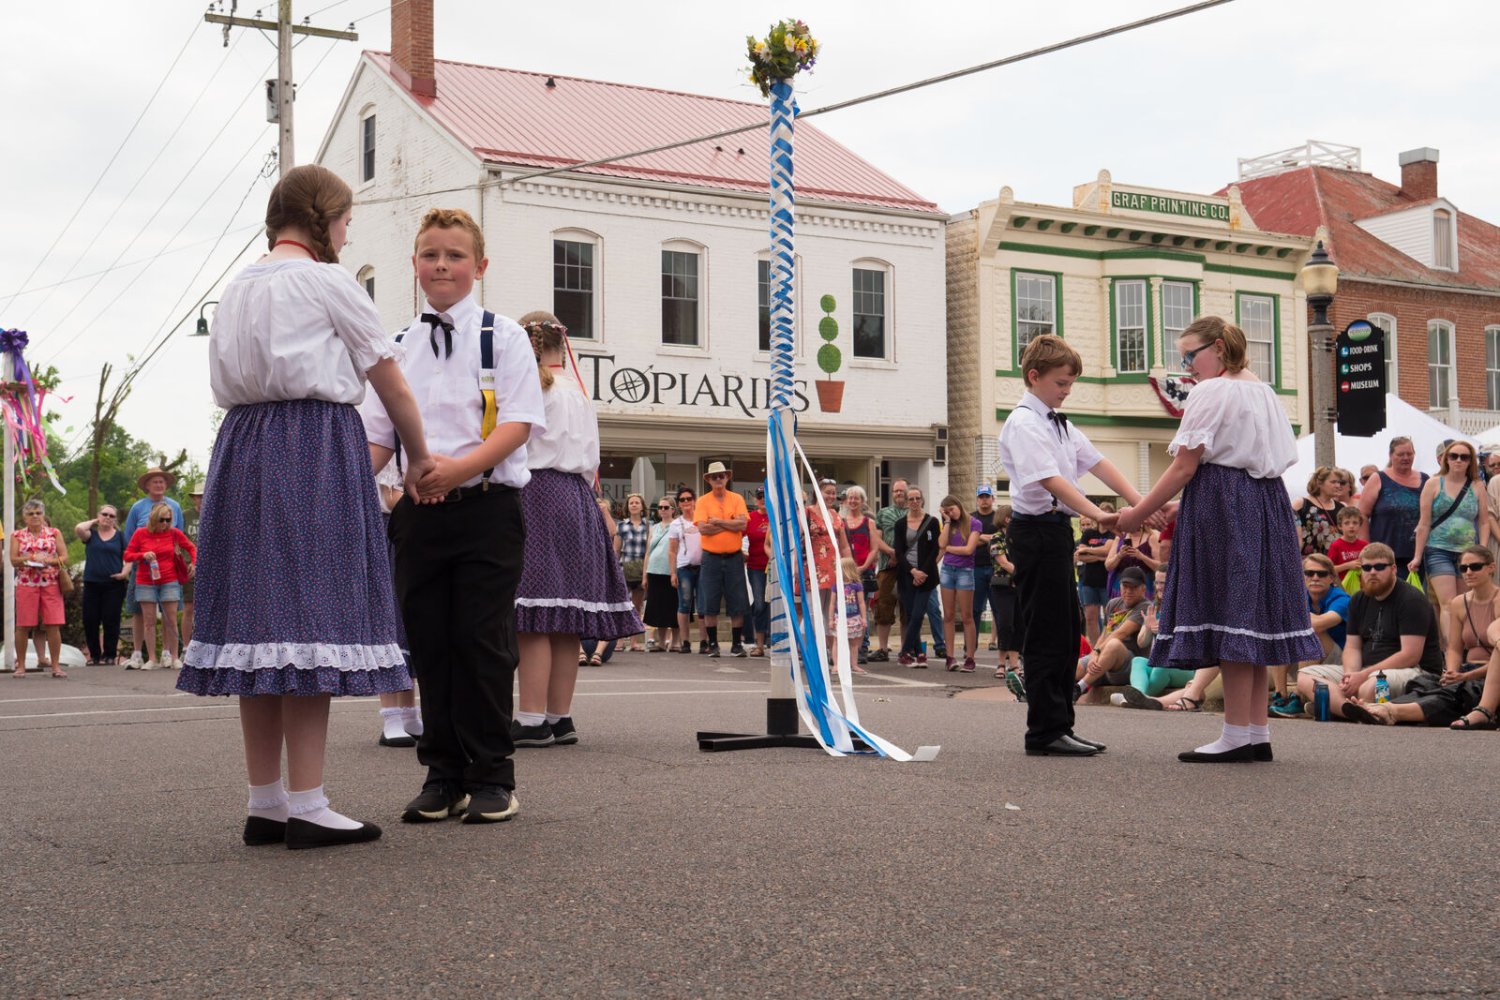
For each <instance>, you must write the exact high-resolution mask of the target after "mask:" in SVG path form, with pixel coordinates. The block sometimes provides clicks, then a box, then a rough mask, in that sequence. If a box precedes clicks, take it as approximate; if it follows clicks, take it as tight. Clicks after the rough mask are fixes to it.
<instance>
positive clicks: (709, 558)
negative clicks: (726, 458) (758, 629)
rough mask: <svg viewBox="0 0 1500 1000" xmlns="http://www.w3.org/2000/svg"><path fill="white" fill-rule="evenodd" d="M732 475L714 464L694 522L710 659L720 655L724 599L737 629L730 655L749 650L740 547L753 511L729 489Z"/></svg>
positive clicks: (700, 605)
mask: <svg viewBox="0 0 1500 1000" xmlns="http://www.w3.org/2000/svg"><path fill="white" fill-rule="evenodd" d="M732 475H733V470H731V469H728V468H726V467H725V466H724V463H723V462H714V463H713V464H712V465H710V466H709V467H708V471H707V472H705V473H704V474H703V478H704V479H705V480H707V481H708V485H709V491H708V492H707V493H705V494H703V495H702V496H701V497H699V498H698V509H697V511H696V512H695V513H694V521H695V523H696V524H697V525H698V534H699V536H700V537H701V539H702V542H703V566H702V568H701V569H699V571H698V609H699V610H700V611H702V612H703V627H704V628H705V629H707V631H708V634H709V635H710V636H712V637H713V642H712V645H710V646H709V648H708V655H709V656H718V655H719V639H718V632H717V631H716V629H717V628H718V627H719V600H720V598H723V600H724V604H725V605H726V607H727V608H728V610H729V619H730V621H731V622H732V623H733V624H734V631H733V632H731V633H730V634H731V636H732V637H733V645H731V646H730V648H729V652H730V655H732V656H744V655H745V647H744V646H743V645H741V644H740V626H741V625H743V624H744V621H745V612H746V611H748V610H749V609H750V608H749V605H750V596H749V594H748V593H747V592H746V590H745V556H744V554H743V553H742V552H741V545H742V543H743V541H744V537H745V525H746V523H747V522H748V520H749V511H748V510H746V509H745V499H744V497H741V496H740V495H739V494H738V493H732V492H730V490H729V482H730V477H731V476H732Z"/></svg>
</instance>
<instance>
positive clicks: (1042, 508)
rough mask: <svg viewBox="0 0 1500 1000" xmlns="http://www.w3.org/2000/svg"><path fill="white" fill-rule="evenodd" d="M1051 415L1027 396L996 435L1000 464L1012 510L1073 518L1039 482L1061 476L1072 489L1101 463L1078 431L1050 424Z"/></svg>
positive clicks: (1059, 423) (1062, 424) (1065, 424)
mask: <svg viewBox="0 0 1500 1000" xmlns="http://www.w3.org/2000/svg"><path fill="white" fill-rule="evenodd" d="M1052 413H1053V411H1052V410H1051V409H1050V408H1049V407H1048V406H1047V405H1046V404H1045V403H1043V402H1042V401H1041V400H1040V399H1037V398H1036V397H1035V396H1033V395H1032V394H1031V393H1030V392H1027V393H1025V394H1024V395H1023V396H1022V397H1021V401H1020V402H1019V403H1017V404H1016V408H1015V409H1014V410H1011V411H1010V416H1008V417H1006V418H1005V426H1004V427H1003V428H1001V429H1000V464H1002V465H1003V466H1005V472H1006V474H1007V475H1009V476H1010V504H1011V509H1012V510H1014V511H1015V512H1016V513H1017V514H1047V513H1050V512H1052V511H1062V512H1063V513H1066V514H1076V513H1077V511H1075V510H1070V509H1069V508H1068V507H1067V506H1066V505H1064V504H1062V503H1060V502H1058V500H1057V498H1056V497H1054V496H1053V495H1052V494H1051V493H1050V492H1048V490H1047V487H1045V486H1043V485H1042V480H1043V479H1050V478H1051V477H1052V476H1062V477H1063V478H1064V479H1066V480H1067V481H1068V482H1070V483H1073V484H1075V485H1076V484H1077V482H1078V480H1079V479H1080V478H1081V477H1082V476H1083V475H1084V473H1086V472H1088V471H1089V470H1090V469H1092V468H1093V467H1094V466H1096V465H1098V464H1099V463H1100V462H1102V461H1103V460H1104V456H1103V455H1102V454H1100V452H1099V449H1098V448H1095V447H1094V445H1093V443H1092V442H1091V441H1089V439H1088V438H1087V437H1085V436H1084V435H1083V432H1082V431H1080V430H1078V429H1077V428H1075V427H1074V426H1073V425H1072V424H1071V423H1068V422H1066V421H1062V420H1054V419H1053V417H1052ZM1058 416H1059V417H1060V416H1061V414H1059V415H1058Z"/></svg>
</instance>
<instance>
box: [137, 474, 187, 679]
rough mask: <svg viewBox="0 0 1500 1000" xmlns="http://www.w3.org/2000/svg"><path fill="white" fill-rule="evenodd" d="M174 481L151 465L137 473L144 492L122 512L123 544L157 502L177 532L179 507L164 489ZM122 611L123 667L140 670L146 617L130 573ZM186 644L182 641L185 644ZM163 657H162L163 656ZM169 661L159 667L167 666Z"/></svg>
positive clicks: (179, 528)
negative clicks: (126, 639) (126, 654)
mask: <svg viewBox="0 0 1500 1000" xmlns="http://www.w3.org/2000/svg"><path fill="white" fill-rule="evenodd" d="M176 482H177V477H176V476H175V475H173V474H172V473H170V472H168V471H166V470H165V469H163V468H161V467H159V466H152V467H151V468H149V469H147V470H146V471H145V472H143V473H141V478H139V479H137V480H136V481H135V483H136V485H137V486H139V487H140V488H141V492H142V493H144V494H146V495H145V496H143V497H141V498H140V499H139V500H137V501H136V502H135V503H133V504H131V505H130V513H129V514H126V515H125V524H124V526H123V527H122V528H121V530H122V531H123V532H124V533H125V544H126V545H129V544H130V539H131V538H133V537H135V531H136V529H137V528H143V527H145V526H146V520H147V518H149V517H150V515H151V508H152V507H154V506H156V505H157V504H159V503H164V504H166V505H167V506H168V507H170V508H171V509H172V527H174V528H176V529H177V530H178V531H181V530H182V529H183V520H182V507H181V506H180V505H179V504H178V503H177V501H176V500H173V499H172V498H171V497H169V496H167V490H169V489H171V488H172V486H173V485H174V484H175V483H176ZM125 610H126V611H127V612H128V613H129V614H130V645H131V647H132V648H131V650H130V660H129V661H128V662H127V663H126V664H125V669H126V670H140V669H142V668H143V666H144V663H143V661H142V657H141V650H142V648H143V642H144V640H145V635H144V633H145V631H146V619H145V617H144V616H143V615H142V614H141V606H140V604H139V603H137V602H136V599H135V574H133V573H132V574H131V575H130V578H129V580H128V582H127V583H126V585H125ZM185 645H186V644H184V646H185ZM163 659H166V658H165V657H163ZM171 665H172V664H171V663H170V662H166V663H163V664H162V666H164V667H167V666H171Z"/></svg>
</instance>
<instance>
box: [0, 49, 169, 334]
mask: <svg viewBox="0 0 1500 1000" xmlns="http://www.w3.org/2000/svg"><path fill="white" fill-rule="evenodd" d="M197 33H198V25H197V22H196V21H195V22H194V24H193V28H192V30H191V31H189V32H188V36H187V40H186V41H184V42H183V43H182V48H181V49H178V50H177V56H176V58H174V59H173V60H172V64H171V65H170V66H168V67H167V71H166V73H164V74H162V78H161V80H160V82H158V83H157V85H156V89H155V90H153V91H152V92H151V96H150V97H149V98H147V99H146V106H145V107H144V108H142V109H141V113H140V114H138V115H136V117H135V121H134V122H133V123H132V124H131V126H130V128H129V129H128V130H127V131H126V133H125V138H123V139H121V140H120V144H119V145H118V146H116V147H115V151H114V153H113V154H111V156H110V158H109V162H107V163H105V164H104V168H103V169H102V170H100V171H99V176H98V177H95V178H94V183H93V184H92V185H91V186H90V187H89V190H88V193H87V194H85V195H84V196H83V200H82V201H80V202H79V203H78V207H77V208H75V209H73V214H72V215H70V216H69V217H68V221H67V222H65V223H63V227H62V229H61V230H60V231H59V232H58V234H57V236H56V237H55V238H54V239H53V240H52V245H51V246H49V247H48V248H47V252H46V253H44V254H42V258H41V260H39V261H37V262H36V266H35V267H33V268H32V269H31V273H30V274H28V275H27V276H26V280H25V281H23V282H21V290H22V291H24V290H25V288H26V286H27V285H28V284H30V283H31V279H32V278H34V277H36V274H37V272H38V271H40V270H41V269H42V265H43V264H45V263H47V260H48V259H49V258H50V257H51V256H52V251H54V250H56V249H57V245H58V244H59V243H61V242H62V238H63V237H64V236H66V235H67V233H68V230H69V229H70V228H71V227H72V225H73V223H74V221H76V220H77V218H78V214H79V213H80V212H82V211H83V207H84V206H85V205H87V204H88V203H89V199H90V198H92V197H93V196H94V192H95V191H97V190H99V184H100V183H101V182H102V181H103V180H104V178H105V177H107V176H109V169H110V167H113V166H114V165H115V160H116V159H118V158H119V156H120V153H121V151H123V150H124V149H125V144H126V143H128V142H129V141H130V137H131V136H133V135H135V130H136V128H137V127H139V126H140V124H141V121H142V120H143V119H144V118H145V117H146V112H148V111H150V110H151V105H153V104H155V103H156V98H157V97H158V96H159V95H160V94H161V89H162V87H164V86H166V84H167V80H168V78H170V77H171V75H172V71H173V70H175V69H176V68H177V64H178V63H179V62H181V61H182V57H183V54H184V53H186V52H187V50H188V46H189V45H191V44H192V43H193V38H194V36H195V35H197ZM19 294H21V293H20V292H19V291H18V292H15V293H12V295H11V296H10V298H8V299H6V300H5V304H4V305H3V306H0V309H4V308H6V307H9V306H10V304H11V302H13V301H14V300H15V298H16V296H17V295H19Z"/></svg>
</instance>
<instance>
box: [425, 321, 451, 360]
mask: <svg viewBox="0 0 1500 1000" xmlns="http://www.w3.org/2000/svg"><path fill="white" fill-rule="evenodd" d="M422 322H423V323H426V324H427V325H428V326H430V327H431V328H432V330H431V332H430V333H429V334H428V335H427V339H428V342H429V343H431V344H432V356H433V357H437V356H438V345H437V332H438V328H439V327H442V330H443V343H444V346H445V348H446V351H445V353H444V354H443V355H442V356H443V357H445V358H451V357H453V324H452V323H449V322H448V321H447V320H445V319H443V317H441V316H438V315H436V314H435V313H423V314H422Z"/></svg>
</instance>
